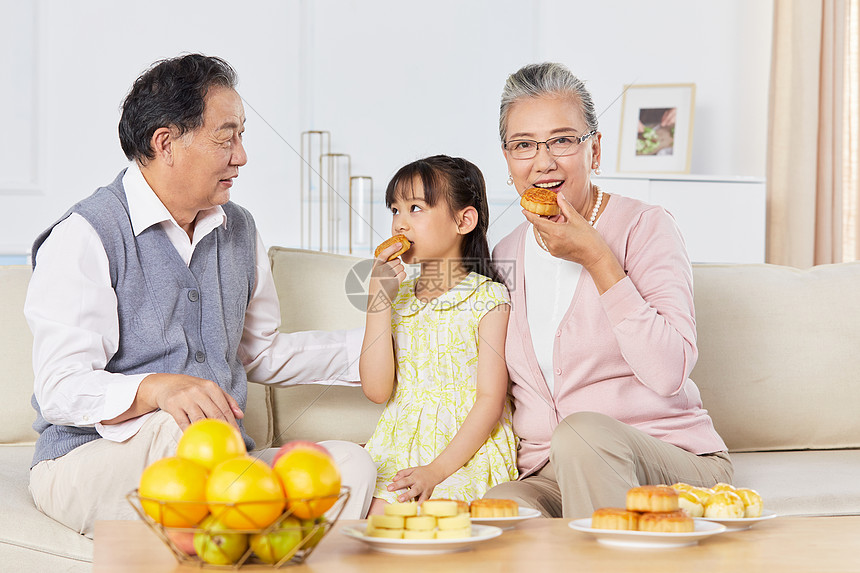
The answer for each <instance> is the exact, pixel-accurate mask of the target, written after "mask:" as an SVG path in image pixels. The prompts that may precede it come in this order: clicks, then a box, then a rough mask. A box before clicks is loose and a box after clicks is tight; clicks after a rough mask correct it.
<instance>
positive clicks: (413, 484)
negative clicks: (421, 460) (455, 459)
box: [388, 464, 445, 503]
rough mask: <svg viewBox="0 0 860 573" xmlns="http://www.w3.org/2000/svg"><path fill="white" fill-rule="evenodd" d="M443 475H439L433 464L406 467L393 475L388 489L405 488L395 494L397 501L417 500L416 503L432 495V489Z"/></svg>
mask: <svg viewBox="0 0 860 573" xmlns="http://www.w3.org/2000/svg"><path fill="white" fill-rule="evenodd" d="M444 479H445V476H443V475H441V474H440V473H439V472H438V471H437V470H436V469H435V468H434V467H433V464H429V465H426V466H418V467H414V468H406V469H405V470H400V471H399V472H397V473H396V474H395V475H394V480H392V482H391V484H390V485H389V486H388V491H400V490H405V491H404V492H403V493H401V494H400V495H398V496H397V501H400V502H403V501H409V500H411V499H414V500H417V501H418V503H421V502H423V501H427V500H428V499H430V496H431V495H433V490H434V489H435V488H436V486H437V485H439V484H440V483H441V482H442V481H443V480H444Z"/></svg>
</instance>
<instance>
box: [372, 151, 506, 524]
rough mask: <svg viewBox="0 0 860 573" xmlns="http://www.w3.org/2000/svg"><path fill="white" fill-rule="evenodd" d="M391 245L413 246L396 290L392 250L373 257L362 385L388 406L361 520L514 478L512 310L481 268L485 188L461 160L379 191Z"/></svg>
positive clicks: (400, 177)
mask: <svg viewBox="0 0 860 573" xmlns="http://www.w3.org/2000/svg"><path fill="white" fill-rule="evenodd" d="M385 202H386V204H387V205H388V206H389V207H390V208H391V213H392V215H393V217H394V220H393V221H392V224H391V229H392V232H393V233H394V234H402V235H405V236H406V238H407V239H409V241H410V243H411V244H412V245H411V247H410V248H409V250H408V251H406V252H405V253H404V254H403V255H402V258H403V261H405V262H406V263H413V264H420V265H421V274H420V275H419V276H418V277H417V278H414V279H410V280H405V278H406V272H405V270H404V267H403V264H402V262H401V260H400V259H394V260H392V261H388V257H389V256H391V255H393V254H394V253H396V252H397V251H398V248H399V247H398V245H396V244H395V245H393V246H390V247H388V248H387V249H385V250H384V251H382V252H381V253H380V254H379V257H378V258H377V259H376V262H375V264H374V270H373V273H372V275H371V280H370V285H369V293H368V311H367V329H366V331H365V335H364V344H363V346H362V354H361V359H360V362H359V372H360V374H361V385H362V388H363V389H364V393H365V394H366V395H367V397H368V398H370V399H371V400H373V401H374V402H376V403H382V402H385V401H386V400H387V403H386V405H385V408H384V409H383V411H382V416H381V417H380V419H379V424H378V425H377V427H376V431H375V432H374V433H373V436H372V437H371V438H370V441H369V442H368V443H367V446H366V447H367V450H368V451H369V452H370V455H371V457H373V460H374V462H376V464H377V466H378V468H379V474H378V478H377V482H376V493H375V494H374V500H373V503H372V505H371V508H370V513H381V512H382V511H383V507H384V505H385V504H387V503H391V502H395V501H407V500H411V499H415V500H417V501H419V502H420V501H424V500H427V499H429V498H430V497H431V496H433V497H436V498H451V499H461V500H466V501H470V500H473V499H477V498H480V497H481V496H483V494H484V492H486V491H487V490H488V489H489V488H491V487H492V486H494V485H496V484H499V483H502V482H507V481H510V480H513V479H516V477H517V466H516V448H517V444H516V438H515V437H514V433H513V430H512V426H511V411H510V405H509V402H508V399H507V387H508V372H507V367H506V366H505V361H504V356H505V333H506V331H507V323H508V312H509V310H510V299H509V297H508V293H507V290H506V289H505V287H504V286H503V285H502V284H500V281H499V280H498V277H497V276H496V273H495V271H493V270H492V268H491V267H490V253H489V247H488V246H487V237H486V234H487V225H488V219H489V212H488V209H487V197H486V188H485V184H484V177H483V175H482V174H481V171H480V170H479V169H478V168H477V167H476V166H475V165H473V164H472V163H469V162H468V161H466V160H465V159H460V158H452V157H448V156H445V155H437V156H434V157H429V158H427V159H422V160H419V161H415V162H414V163H410V164H409V165H406V166H405V167H403V168H401V169H400V170H399V171H398V172H397V173H396V174H395V176H394V178H393V179H392V180H391V182H390V183H389V184H388V189H387V190H386V192H385Z"/></svg>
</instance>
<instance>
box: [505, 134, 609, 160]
mask: <svg viewBox="0 0 860 573" xmlns="http://www.w3.org/2000/svg"><path fill="white" fill-rule="evenodd" d="M595 133H597V130H596V129H594V130H592V131H590V132H588V133H586V134H585V135H581V136H579V137H576V136H574V135H560V136H558V137H553V138H551V139H547V140H546V141H534V140H532V139H512V140H510V141H506V142H505V145H504V147H505V149H506V150H507V151H508V153H510V154H511V157H513V158H514V159H533V158H534V157H535V156H536V155H537V152H538V148H540V144H541V143H543V144H544V145H545V146H546V150H547V151H548V152H549V154H550V155H552V156H553V157H564V156H565V155H573V154H574V153H576V152H577V151H579V144H580V143H582V142H583V141H585V140H586V139H588V138H589V137H591V136H592V135H594V134H595Z"/></svg>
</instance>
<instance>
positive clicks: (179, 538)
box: [166, 529, 197, 556]
mask: <svg viewBox="0 0 860 573" xmlns="http://www.w3.org/2000/svg"><path fill="white" fill-rule="evenodd" d="M166 533H167V538H168V539H170V541H171V542H172V543H173V545H175V546H176V548H177V549H179V550H180V551H181V552H183V553H184V554H186V555H188V556H193V555H197V550H195V549H194V532H193V531H182V530H181V529H167V530H166Z"/></svg>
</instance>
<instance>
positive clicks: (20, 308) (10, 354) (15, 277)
mask: <svg viewBox="0 0 860 573" xmlns="http://www.w3.org/2000/svg"><path fill="white" fill-rule="evenodd" d="M30 274H31V270H30V267H29V266H27V265H9V266H0V301H3V304H0V324H2V325H3V327H2V328H0V376H2V377H3V379H4V380H3V382H2V387H3V399H2V400H0V420H3V423H2V424H0V444H33V443H35V441H36V438H37V437H39V435H38V434H37V433H36V432H35V431H34V430H33V422H34V421H35V420H36V411H35V410H33V408H32V407H31V406H30V397H31V396H32V395H33V362H32V355H33V336H32V335H31V334H30V328H29V327H28V326H27V321H26V320H25V319H24V299H25V298H26V296H27V285H28V284H29V283H30ZM27 467H30V466H29V465H28V466H27Z"/></svg>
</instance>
